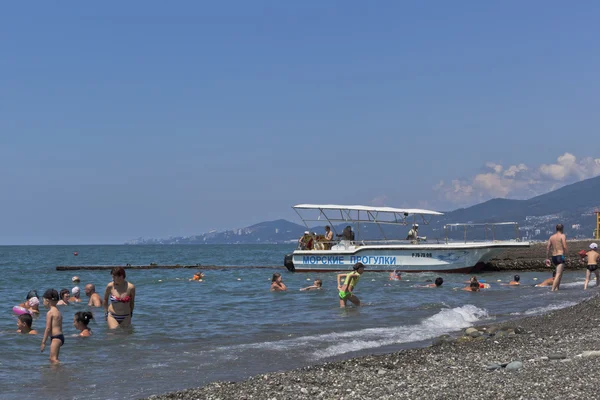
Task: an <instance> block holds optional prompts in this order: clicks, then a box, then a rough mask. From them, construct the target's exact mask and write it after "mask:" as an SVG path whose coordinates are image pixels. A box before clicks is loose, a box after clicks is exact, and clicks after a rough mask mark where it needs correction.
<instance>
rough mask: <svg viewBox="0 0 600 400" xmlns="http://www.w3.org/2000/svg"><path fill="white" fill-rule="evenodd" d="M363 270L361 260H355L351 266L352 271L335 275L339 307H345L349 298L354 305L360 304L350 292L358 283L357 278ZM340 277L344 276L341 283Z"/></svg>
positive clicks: (363, 266)
mask: <svg viewBox="0 0 600 400" xmlns="http://www.w3.org/2000/svg"><path fill="white" fill-rule="evenodd" d="M363 272H365V265H364V264H363V263H361V262H357V263H356V264H354V266H353V267H352V272H350V273H348V274H339V275H338V276H337V284H338V290H339V297H340V307H341V308H344V307H346V303H347V302H348V300H350V301H351V302H352V304H354V305H355V306H360V300H359V299H358V297H356V296H355V295H354V293H352V292H353V291H354V288H355V287H356V284H357V283H358V280H359V279H360V276H361V275H362V274H363ZM342 278H344V284H343V285H342V283H341V280H342Z"/></svg>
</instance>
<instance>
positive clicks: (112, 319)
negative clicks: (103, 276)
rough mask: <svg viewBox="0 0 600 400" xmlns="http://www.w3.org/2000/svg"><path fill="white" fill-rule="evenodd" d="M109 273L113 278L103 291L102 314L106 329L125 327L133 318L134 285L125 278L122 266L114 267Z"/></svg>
mask: <svg viewBox="0 0 600 400" xmlns="http://www.w3.org/2000/svg"><path fill="white" fill-rule="evenodd" d="M110 274H111V276H112V278H113V280H112V282H109V284H108V285H106V290H105V291H104V316H105V318H106V322H107V323H108V329H116V328H118V327H122V328H126V327H128V326H129V325H131V318H133V308H134V306H135V286H134V285H133V283H131V282H127V281H126V280H125V277H126V276H127V275H126V274H125V268H123V267H114V268H113V269H112V270H111V271H110Z"/></svg>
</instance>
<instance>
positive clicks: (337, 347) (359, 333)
mask: <svg viewBox="0 0 600 400" xmlns="http://www.w3.org/2000/svg"><path fill="white" fill-rule="evenodd" d="M487 317H488V312H487V311H486V310H484V309H481V308H478V307H475V306H473V305H465V306H461V307H455V308H451V309H444V310H441V311H440V312H438V313H437V314H434V315H432V316H431V317H428V318H426V319H424V320H423V321H422V322H421V323H419V324H415V325H401V326H397V327H385V328H366V329H359V330H354V331H348V330H344V331H340V332H331V333H326V334H320V335H309V336H302V337H298V338H293V339H285V340H277V341H269V342H261V343H250V344H242V345H234V346H226V347H220V348H218V349H215V351H216V352H219V353H221V352H225V353H229V355H230V356H231V354H232V353H234V352H236V351H243V350H247V349H260V350H271V351H289V350H293V349H304V350H307V349H313V350H312V353H311V359H313V360H320V359H323V358H327V357H332V356H338V355H342V354H345V353H350V352H356V351H361V350H366V349H373V348H378V347H383V346H390V345H395V344H402V343H410V342H419V341H422V340H426V339H430V338H433V337H436V336H439V335H442V334H445V333H450V332H453V331H456V330H459V329H462V328H465V327H468V326H471V325H472V324H473V323H475V322H477V321H480V320H481V319H484V318H487ZM340 342H341V343H340ZM323 346H324V347H323Z"/></svg>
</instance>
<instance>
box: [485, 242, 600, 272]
mask: <svg viewBox="0 0 600 400" xmlns="http://www.w3.org/2000/svg"><path fill="white" fill-rule="evenodd" d="M592 242H599V241H594V240H569V241H567V248H568V250H569V251H568V252H567V257H566V261H567V266H566V269H568V270H578V269H583V268H585V266H584V265H583V264H581V262H580V257H579V255H577V252H578V251H580V250H584V249H585V250H588V249H589V245H590V243H592ZM599 244H600V243H599ZM545 260H546V243H533V244H532V245H531V247H529V248H525V249H523V248H518V249H509V250H506V251H504V252H503V253H501V254H499V255H498V256H497V257H495V258H493V259H491V260H490V262H489V263H487V264H486V266H485V267H484V270H485V271H540V270H548V269H549V268H548V267H546V266H545V265H544V262H545Z"/></svg>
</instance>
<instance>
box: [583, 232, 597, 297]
mask: <svg viewBox="0 0 600 400" xmlns="http://www.w3.org/2000/svg"><path fill="white" fill-rule="evenodd" d="M586 258H587V270H586V271H585V283H584V284H583V290H587V287H588V283H589V281H590V277H591V276H592V272H593V273H594V274H595V275H596V286H599V285H600V270H598V261H599V260H600V253H598V245H597V244H596V243H592V244H590V251H588V252H587V253H586V255H585V257H583V259H582V260H585V259H586Z"/></svg>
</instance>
